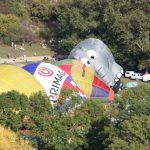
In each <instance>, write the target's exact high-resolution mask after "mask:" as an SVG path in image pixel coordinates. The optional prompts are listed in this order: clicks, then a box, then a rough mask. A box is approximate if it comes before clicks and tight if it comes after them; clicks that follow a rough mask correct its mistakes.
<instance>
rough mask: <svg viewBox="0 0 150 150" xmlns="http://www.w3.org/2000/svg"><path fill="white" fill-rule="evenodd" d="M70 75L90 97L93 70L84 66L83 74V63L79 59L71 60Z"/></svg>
mask: <svg viewBox="0 0 150 150" xmlns="http://www.w3.org/2000/svg"><path fill="white" fill-rule="evenodd" d="M72 63H73V65H72V68H71V75H72V78H73V79H75V81H76V83H77V84H78V85H79V87H80V88H81V89H82V90H83V91H84V92H85V94H86V95H87V97H90V95H91V93H92V83H93V80H94V71H93V70H92V69H90V67H87V66H85V67H84V70H85V73H84V76H82V75H83V64H82V63H81V62H79V61H75V60H72Z"/></svg>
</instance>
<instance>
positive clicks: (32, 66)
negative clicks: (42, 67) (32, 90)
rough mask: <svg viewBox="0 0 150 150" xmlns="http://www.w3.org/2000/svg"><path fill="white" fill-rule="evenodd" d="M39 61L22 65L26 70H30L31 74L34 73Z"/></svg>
mask: <svg viewBox="0 0 150 150" xmlns="http://www.w3.org/2000/svg"><path fill="white" fill-rule="evenodd" d="M39 64H40V63H32V64H29V65H26V66H24V67H23V69H25V70H26V71H28V72H30V73H31V74H32V75H34V73H35V70H36V68H37V67H38V65H39Z"/></svg>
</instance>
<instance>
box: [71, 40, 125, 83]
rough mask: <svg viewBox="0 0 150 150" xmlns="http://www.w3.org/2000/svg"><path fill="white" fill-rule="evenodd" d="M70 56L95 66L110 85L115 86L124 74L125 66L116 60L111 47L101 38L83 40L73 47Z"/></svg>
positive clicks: (97, 71)
mask: <svg viewBox="0 0 150 150" xmlns="http://www.w3.org/2000/svg"><path fill="white" fill-rule="evenodd" d="M69 58H74V59H77V60H80V61H81V62H83V63H85V64H87V65H88V66H90V67H91V68H93V69H94V71H95V73H96V74H97V75H98V77H99V78H100V79H101V80H102V81H103V82H104V83H106V84H107V85H108V86H114V85H115V82H116V81H118V80H119V79H120V78H121V76H122V74H123V68H122V67H121V66H120V65H118V64H117V63H116V62H115V59H114V57H113V55H112V53H111V51H110V49H109V48H108V47H107V45H106V44H104V43H103V42H102V41H101V40H99V39H95V38H89V39H86V40H84V41H81V42H80V43H79V44H77V45H76V46H75V47H74V48H73V50H72V51H71V53H70V55H69Z"/></svg>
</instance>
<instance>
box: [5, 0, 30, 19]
mask: <svg viewBox="0 0 150 150" xmlns="http://www.w3.org/2000/svg"><path fill="white" fill-rule="evenodd" d="M30 3H31V1H30V0H5V5H7V6H8V7H9V9H10V10H11V11H12V13H13V14H15V15H17V16H19V17H29V15H30V14H29V8H30V7H29V6H30Z"/></svg>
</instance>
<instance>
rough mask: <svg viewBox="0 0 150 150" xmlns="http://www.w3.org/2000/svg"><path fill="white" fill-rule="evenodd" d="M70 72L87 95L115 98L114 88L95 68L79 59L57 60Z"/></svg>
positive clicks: (58, 63)
mask: <svg viewBox="0 0 150 150" xmlns="http://www.w3.org/2000/svg"><path fill="white" fill-rule="evenodd" d="M55 65H58V66H59V67H60V68H61V69H63V70H64V71H65V72H67V74H69V75H70V76H71V77H72V78H73V80H74V81H75V82H76V83H77V84H78V85H79V86H80V87H81V89H82V90H83V91H84V92H85V93H86V95H87V97H93V98H108V99H109V100H113V99H114V92H113V90H112V89H111V88H110V87H109V86H107V85H106V84H105V83H104V82H103V81H101V80H100V79H99V78H98V77H97V76H96V75H95V73H94V70H93V69H91V68H90V67H88V66H87V65H85V64H83V63H82V62H80V61H78V60H73V59H66V60H61V61H57V62H55Z"/></svg>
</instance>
